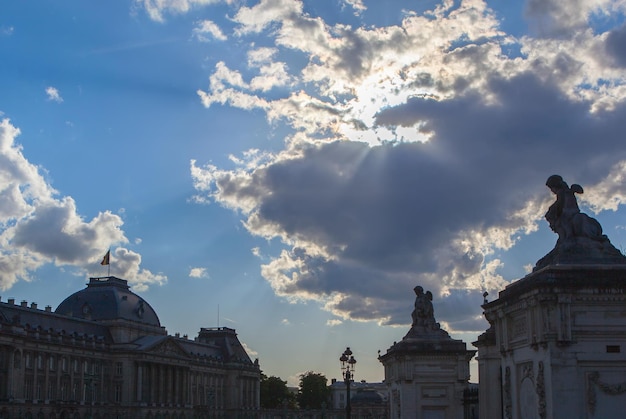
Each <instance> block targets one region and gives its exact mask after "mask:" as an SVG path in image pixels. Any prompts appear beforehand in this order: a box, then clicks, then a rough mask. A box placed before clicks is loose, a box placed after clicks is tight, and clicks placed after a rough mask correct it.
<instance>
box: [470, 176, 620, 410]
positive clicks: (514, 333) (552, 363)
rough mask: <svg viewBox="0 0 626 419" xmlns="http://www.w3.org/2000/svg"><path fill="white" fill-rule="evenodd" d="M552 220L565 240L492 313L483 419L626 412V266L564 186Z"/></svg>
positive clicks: (481, 351)
mask: <svg viewBox="0 0 626 419" xmlns="http://www.w3.org/2000/svg"><path fill="white" fill-rule="evenodd" d="M546 185H547V186H548V187H549V188H550V190H551V191H552V192H553V193H554V194H555V195H556V202H555V203H553V204H552V205H551V206H550V208H549V209H548V212H547V213H546V220H547V221H548V222H549V223H550V227H551V228H552V229H553V230H554V231H555V232H556V233H557V234H558V235H559V238H558V240H557V243H556V245H555V247H554V249H553V250H551V251H550V252H549V253H548V254H547V255H546V256H544V257H543V258H541V259H540V260H539V261H538V262H537V264H536V266H535V268H534V270H533V272H532V273H530V274H529V275H527V276H525V277H524V278H521V279H520V280H518V281H516V282H513V283H512V284H510V285H509V286H507V287H506V288H505V289H504V290H502V291H500V293H499V295H498V299H496V300H494V301H491V302H487V301H485V304H484V305H483V309H484V315H485V318H486V319H487V320H488V321H489V323H490V328H489V329H488V330H487V331H486V332H485V333H483V334H482V335H481V336H479V338H478V340H477V341H476V342H475V343H474V345H475V346H476V347H478V370H479V378H480V388H479V398H480V418H481V419H490V418H494V417H502V418H504V419H572V418H581V419H582V418H586V419H592V418H598V419H600V418H601V419H620V418H623V417H625V416H624V415H625V413H624V412H626V257H625V256H624V255H623V254H622V253H621V252H620V251H618V250H617V249H616V248H615V247H613V245H612V244H611V243H610V241H609V239H608V238H607V236H606V235H604V234H602V228H601V226H600V224H599V223H598V222H597V221H596V220H595V219H593V218H591V217H589V216H587V215H586V214H584V213H581V212H580V211H579V209H578V205H577V203H576V198H575V196H574V193H582V187H580V186H579V185H572V187H571V188H570V187H569V186H568V185H567V184H566V183H565V182H564V181H563V179H562V178H561V177H560V176H558V175H554V176H550V178H548V181H547V182H546Z"/></svg>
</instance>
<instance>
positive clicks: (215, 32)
mask: <svg viewBox="0 0 626 419" xmlns="http://www.w3.org/2000/svg"><path fill="white" fill-rule="evenodd" d="M193 34H194V36H195V38H196V39H198V40H199V41H202V42H208V41H210V40H211V38H212V39H217V40H218V41H226V40H227V39H228V38H227V37H226V35H224V33H223V32H222V30H221V29H220V27H219V26H218V25H217V24H216V23H215V22H213V21H211V20H203V21H200V22H198V23H197V24H196V27H195V28H193ZM207 35H210V37H207Z"/></svg>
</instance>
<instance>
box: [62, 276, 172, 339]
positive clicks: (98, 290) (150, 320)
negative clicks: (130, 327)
mask: <svg viewBox="0 0 626 419" xmlns="http://www.w3.org/2000/svg"><path fill="white" fill-rule="evenodd" d="M55 313H57V314H63V315H66V316H72V317H78V318H81V319H87V320H95V321H100V320H115V319H125V320H131V321H135V322H140V323H145V324H149V325H152V326H157V327H161V323H160V322H159V317H158V316H157V314H156V312H155V311H154V309H153V308H152V307H150V304H148V303H147V302H146V301H145V300H144V299H143V298H141V297H139V296H138V295H137V294H135V293H133V292H132V291H130V289H129V287H128V282H127V281H126V280H124V279H120V278H116V277H114V276H108V277H103V278H89V283H88V284H87V288H85V289H83V290H81V291H78V292H75V293H74V294H72V295H70V296H69V297H67V298H66V299H65V300H63V302H62V303H61V304H59V306H58V307H57V309H56V310H55Z"/></svg>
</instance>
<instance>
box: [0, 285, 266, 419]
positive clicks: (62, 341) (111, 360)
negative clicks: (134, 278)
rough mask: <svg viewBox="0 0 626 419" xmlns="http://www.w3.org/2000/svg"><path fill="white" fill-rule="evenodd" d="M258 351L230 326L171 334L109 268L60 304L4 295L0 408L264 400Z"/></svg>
mask: <svg viewBox="0 0 626 419" xmlns="http://www.w3.org/2000/svg"><path fill="white" fill-rule="evenodd" d="M260 374H261V370H260V368H259V364H258V361H254V362H253V361H252V360H251V359H250V357H249V356H248V354H247V353H246V351H245V349H244V348H243V346H242V344H241V343H240V342H239V339H238V338H237V334H236V333H235V330H234V329H229V328H226V327H220V328H202V329H201V330H200V332H199V333H198V336H197V337H196V338H194V339H189V338H188V337H187V336H182V337H181V336H180V335H179V334H176V335H175V336H170V335H168V334H167V331H166V330H165V328H164V327H163V326H161V323H160V321H159V318H158V316H157V314H156V312H155V311H154V309H153V308H152V307H151V306H150V304H148V302H146V301H145V300H144V299H143V298H141V297H140V296H138V295H137V294H135V293H133V292H132V291H131V290H130V289H129V286H128V284H127V281H125V280H123V279H119V278H116V277H113V276H109V277H103V278H90V280H89V283H88V284H87V287H86V288H85V289H83V290H81V291H78V292H76V293H74V294H72V295H70V296H69V297H67V298H66V299H65V300H64V301H63V302H62V303H61V304H60V305H59V306H58V307H57V309H56V310H55V311H52V307H50V306H47V307H45V308H44V309H43V310H42V309H40V308H38V307H37V305H36V304H35V303H32V304H30V305H28V303H27V302H26V301H22V302H21V303H20V304H16V302H15V300H14V299H9V300H7V301H6V302H0V418H14V417H15V418H17V417H19V418H46V419H48V418H57V419H61V418H71V419H79V418H80V419H82V418H101V419H104V418H116V419H117V418H132V419H135V418H137V419H139V418H155V419H156V418H165V417H168V418H209V417H216V416H219V417H222V416H223V415H224V414H227V413H228V412H233V413H236V414H239V415H243V416H246V413H245V412H249V413H252V411H255V410H257V409H259V406H260V400H259V382H260Z"/></svg>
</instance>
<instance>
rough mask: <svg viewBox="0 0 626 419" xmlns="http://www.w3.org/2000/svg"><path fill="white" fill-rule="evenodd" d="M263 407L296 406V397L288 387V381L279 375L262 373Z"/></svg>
mask: <svg viewBox="0 0 626 419" xmlns="http://www.w3.org/2000/svg"><path fill="white" fill-rule="evenodd" d="M260 390H261V407H263V408H266V409H277V408H282V407H290V408H292V407H295V402H296V400H295V399H296V398H295V395H294V394H293V393H291V392H290V391H289V389H288V388H287V382H286V381H283V380H281V379H280V378H279V377H274V376H271V377H268V376H266V375H265V374H261V389H260Z"/></svg>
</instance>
